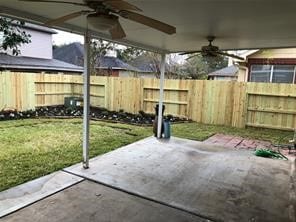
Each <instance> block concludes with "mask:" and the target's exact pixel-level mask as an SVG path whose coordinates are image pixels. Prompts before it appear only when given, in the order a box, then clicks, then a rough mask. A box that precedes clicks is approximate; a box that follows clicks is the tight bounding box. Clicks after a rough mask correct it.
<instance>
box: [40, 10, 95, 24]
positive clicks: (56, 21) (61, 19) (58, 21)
mask: <svg viewBox="0 0 296 222" xmlns="http://www.w3.org/2000/svg"><path fill="white" fill-rule="evenodd" d="M90 12H92V11H79V12H73V13H71V14H68V15H64V16H62V17H59V18H56V19H52V20H49V21H47V22H45V23H44V25H46V26H54V25H58V24H61V23H63V22H65V21H68V20H71V19H73V18H76V17H79V16H81V15H84V14H87V13H90Z"/></svg>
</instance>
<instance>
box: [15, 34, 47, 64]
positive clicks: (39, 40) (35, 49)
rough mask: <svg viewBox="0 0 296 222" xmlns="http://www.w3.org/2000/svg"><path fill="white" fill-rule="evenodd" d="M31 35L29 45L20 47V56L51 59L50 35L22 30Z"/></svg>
mask: <svg viewBox="0 0 296 222" xmlns="http://www.w3.org/2000/svg"><path fill="white" fill-rule="evenodd" d="M24 30H25V31H26V33H27V34H30V35H31V43H29V44H25V45H22V46H21V47H20V51H21V56H27V57H33V58H42V59H52V34H51V33H46V32H41V31H37V30H32V29H24Z"/></svg>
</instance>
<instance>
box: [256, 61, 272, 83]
mask: <svg viewBox="0 0 296 222" xmlns="http://www.w3.org/2000/svg"><path fill="white" fill-rule="evenodd" d="M271 68H272V66H271V65H252V67H251V82H270V75H271Z"/></svg>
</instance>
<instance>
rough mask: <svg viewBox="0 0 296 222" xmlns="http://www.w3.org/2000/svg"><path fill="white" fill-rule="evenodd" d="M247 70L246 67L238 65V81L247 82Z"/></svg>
mask: <svg viewBox="0 0 296 222" xmlns="http://www.w3.org/2000/svg"><path fill="white" fill-rule="evenodd" d="M248 73H249V70H248V68H247V67H243V66H239V70H238V74H237V81H238V82H247V81H248Z"/></svg>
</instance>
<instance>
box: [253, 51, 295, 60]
mask: <svg viewBox="0 0 296 222" xmlns="http://www.w3.org/2000/svg"><path fill="white" fill-rule="evenodd" d="M263 58H264V59H272V58H296V48H289V49H262V50H259V51H258V52H256V53H254V54H252V55H250V56H248V59H263Z"/></svg>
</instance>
